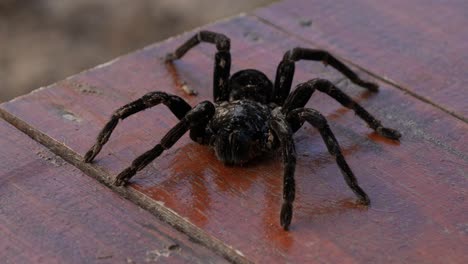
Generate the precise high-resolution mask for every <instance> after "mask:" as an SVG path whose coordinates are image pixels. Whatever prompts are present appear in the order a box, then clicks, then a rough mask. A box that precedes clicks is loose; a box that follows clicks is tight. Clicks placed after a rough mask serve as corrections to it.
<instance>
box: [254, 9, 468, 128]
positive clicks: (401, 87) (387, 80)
mask: <svg viewBox="0 0 468 264" xmlns="http://www.w3.org/2000/svg"><path fill="white" fill-rule="evenodd" d="M254 11H255V10H254ZM249 16H251V17H253V18H255V19H257V20H258V21H259V22H260V23H263V24H266V25H268V26H270V27H273V28H275V29H277V30H279V31H281V32H282V33H285V34H287V35H289V36H291V37H293V38H296V39H299V40H302V41H304V42H307V43H310V44H312V45H313V46H316V47H318V48H320V49H326V50H328V51H330V52H331V53H333V55H334V56H336V57H337V58H339V59H340V60H342V61H344V62H346V63H347V64H349V65H352V66H353V67H356V68H358V69H359V70H362V71H363V72H365V73H367V74H369V75H370V76H372V77H374V78H376V79H378V80H380V81H382V82H384V83H387V84H389V85H391V86H393V87H395V88H397V89H399V90H401V91H403V92H404V93H405V94H408V95H410V96H413V97H414V98H416V99H418V100H420V101H422V102H424V103H426V104H429V105H431V106H434V107H435V108H437V109H440V110H442V111H444V112H445V113H447V114H449V115H451V116H453V117H455V118H457V119H459V120H461V121H463V122H465V123H468V118H466V117H463V116H461V115H459V114H457V113H455V111H451V110H448V109H446V108H445V107H443V106H441V105H438V104H437V103H435V102H433V101H432V100H430V99H429V98H426V97H424V96H422V95H419V94H418V93H416V92H413V91H411V89H409V88H408V87H407V86H405V85H402V84H399V83H398V82H397V81H395V80H392V79H390V78H388V77H385V76H380V75H379V74H378V73H375V72H373V71H371V70H369V69H366V68H364V67H362V66H360V65H358V64H356V63H354V62H352V61H350V60H348V59H346V58H343V57H341V56H339V54H338V53H336V52H334V51H333V50H331V49H328V48H325V47H322V46H321V45H319V44H317V43H315V42H314V41H311V40H310V39H307V38H304V37H302V36H301V35H298V34H295V33H293V32H289V31H287V30H286V29H284V28H283V27H281V26H279V25H276V24H274V23H273V22H271V21H269V20H267V19H264V18H262V17H260V16H257V15H255V14H254V13H253V11H252V12H249Z"/></svg>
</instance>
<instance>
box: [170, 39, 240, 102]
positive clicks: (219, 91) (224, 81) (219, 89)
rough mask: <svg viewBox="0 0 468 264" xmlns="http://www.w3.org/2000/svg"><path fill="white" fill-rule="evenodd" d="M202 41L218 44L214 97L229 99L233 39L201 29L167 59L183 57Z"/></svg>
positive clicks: (214, 75) (216, 98)
mask: <svg viewBox="0 0 468 264" xmlns="http://www.w3.org/2000/svg"><path fill="white" fill-rule="evenodd" d="M201 42H208V43H212V44H215V45H216V49H217V50H218V51H217V52H216V54H215V64H214V74H213V97H214V101H215V102H218V101H227V100H228V99H229V92H230V91H229V85H228V80H229V76H230V72H231V53H230V52H229V50H230V48H231V44H230V43H231V41H230V39H229V38H228V37H226V36H225V35H223V34H220V33H216V32H211V31H200V32H198V33H197V34H195V35H194V36H193V37H191V38H190V39H189V40H187V41H186V42H185V43H184V44H182V45H181V46H180V47H178V48H177V49H176V51H175V52H174V53H169V54H168V55H167V56H166V61H173V60H177V59H180V58H182V56H184V54H185V53H187V52H188V51H189V50H190V49H191V48H193V47H195V46H196V45H198V44H199V43H201Z"/></svg>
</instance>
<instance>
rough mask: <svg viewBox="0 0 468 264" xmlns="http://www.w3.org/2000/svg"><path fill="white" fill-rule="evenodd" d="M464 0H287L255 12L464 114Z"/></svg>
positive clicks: (467, 108)
mask: <svg viewBox="0 0 468 264" xmlns="http://www.w3.org/2000/svg"><path fill="white" fill-rule="evenodd" d="M467 10H468V1H463V0H461V1H460V0H446V1H438V0H416V1H405V0H392V1H372V0H361V1H346V0H331V1H320V0H286V1H281V2H279V3H277V4H274V5H272V6H269V7H267V8H263V9H260V10H258V11H256V12H255V15H257V16H259V17H261V18H262V19H265V20H267V21H268V23H271V24H274V25H275V26H278V27H281V28H282V29H283V30H285V31H287V32H288V33H289V34H292V35H296V36H300V37H301V38H303V39H306V40H307V41H311V42H313V43H315V44H317V45H319V46H321V47H327V49H329V50H331V51H333V52H335V53H336V54H338V55H340V56H342V57H344V58H346V59H348V60H350V61H352V62H354V63H356V64H357V65H360V66H362V67H364V68H365V69H368V70H369V71H371V72H372V73H375V74H376V75H378V76H381V77H382V78H384V79H385V80H388V81H390V82H392V83H396V84H397V85H398V86H399V87H401V88H402V89H404V90H406V91H408V92H410V93H412V94H413V95H415V96H418V97H419V98H421V99H424V100H426V101H428V102H431V103H432V104H434V105H436V106H438V107H440V108H442V109H444V110H445V111H447V112H449V113H451V114H453V115H455V116H457V117H458V118H460V119H462V120H464V121H468V100H466V95H467V92H468V89H467V88H466V86H467V84H468V74H467V70H468V28H467V27H466V25H467V24H468V15H467Z"/></svg>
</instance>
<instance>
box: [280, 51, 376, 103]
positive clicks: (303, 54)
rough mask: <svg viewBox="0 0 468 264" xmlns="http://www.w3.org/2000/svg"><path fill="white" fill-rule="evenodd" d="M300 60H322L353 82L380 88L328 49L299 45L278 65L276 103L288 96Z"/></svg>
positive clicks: (369, 87)
mask: <svg viewBox="0 0 468 264" xmlns="http://www.w3.org/2000/svg"><path fill="white" fill-rule="evenodd" d="M299 60H312V61H322V62H323V63H324V64H326V65H330V66H332V67H333V68H335V69H336V70H338V71H339V72H341V73H342V74H343V75H344V76H346V77H348V78H349V79H350V80H351V81H352V82H353V83H355V84H357V85H359V86H362V87H364V88H367V89H369V90H370V91H377V90H378V85H377V84H376V83H373V82H369V81H365V80H362V79H361V78H360V77H359V76H358V75H357V74H356V73H355V72H354V71H353V70H351V69H350V68H349V67H348V66H346V65H345V64H344V63H343V62H341V61H340V60H338V59H337V58H335V57H334V56H333V55H331V54H330V53H329V52H328V51H325V50H317V49H307V48H300V47H298V48H294V49H292V50H289V51H287V52H286V53H285V54H284V57H283V60H282V61H281V62H280V64H279V65H278V68H277V71H276V78H275V88H274V101H275V102H276V103H278V104H282V103H283V102H284V100H285V99H286V97H287V96H288V94H289V92H290V90H291V84H292V80H293V77H294V68H295V66H294V63H295V62H296V61H299Z"/></svg>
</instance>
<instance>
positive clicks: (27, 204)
mask: <svg viewBox="0 0 468 264" xmlns="http://www.w3.org/2000/svg"><path fill="white" fill-rule="evenodd" d="M0 134H2V137H0V146H2V148H1V149H2V151H0V160H1V161H2V162H1V165H0V259H1V262H2V263H145V262H159V263H167V262H170V263H188V262H190V263H208V262H210V263H224V262H227V261H226V260H224V259H223V258H222V257H220V256H217V255H215V254H214V253H213V252H211V251H209V250H208V249H206V248H204V247H203V246H201V245H199V244H196V243H194V242H192V241H190V240H189V238H188V237H187V236H186V235H184V234H182V233H179V232H178V231H176V230H175V229H173V228H172V227H170V226H169V225H168V224H165V223H163V222H161V221H160V220H158V219H156V218H155V217H154V216H152V215H151V214H150V213H148V212H146V211H143V210H141V209H140V208H139V207H138V206H136V205H134V204H133V203H131V202H130V201H127V200H125V199H123V198H122V197H120V196H119V195H117V194H115V193H113V192H112V191H110V190H109V189H107V188H106V187H104V186H102V185H101V184H99V183H98V182H97V181H95V180H93V179H92V178H90V177H88V176H86V175H84V174H83V173H81V172H80V171H79V170H78V169H77V168H75V167H73V166H71V165H70V164H68V163H66V162H65V161H64V160H63V159H61V158H60V157H58V156H56V155H54V154H53V153H51V152H50V151H48V150H47V149H46V148H44V147H43V146H41V145H40V144H38V143H37V142H34V141H33V140H32V139H30V138H28V137H27V136H26V135H25V134H23V133H21V132H20V131H18V130H16V129H15V128H13V127H12V126H11V125H9V124H7V123H6V122H5V121H3V120H0Z"/></svg>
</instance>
